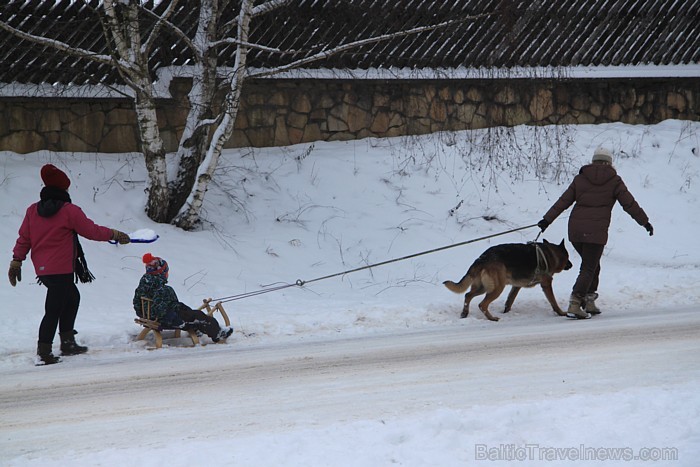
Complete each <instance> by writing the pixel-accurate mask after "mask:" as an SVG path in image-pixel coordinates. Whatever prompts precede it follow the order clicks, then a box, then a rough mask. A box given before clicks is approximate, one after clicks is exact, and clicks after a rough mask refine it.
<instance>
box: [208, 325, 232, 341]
mask: <svg viewBox="0 0 700 467" xmlns="http://www.w3.org/2000/svg"><path fill="white" fill-rule="evenodd" d="M231 334H233V328H232V327H225V328H221V331H219V334H218V335H217V336H216V337H215V338H214V339H212V340H213V341H214V342H221V341H226V339H228V338H229V337H230V336H231Z"/></svg>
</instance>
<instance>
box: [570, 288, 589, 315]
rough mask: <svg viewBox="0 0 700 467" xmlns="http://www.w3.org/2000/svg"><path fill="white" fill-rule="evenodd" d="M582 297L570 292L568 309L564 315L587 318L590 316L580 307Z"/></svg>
mask: <svg viewBox="0 0 700 467" xmlns="http://www.w3.org/2000/svg"><path fill="white" fill-rule="evenodd" d="M582 303H583V299H582V298H581V297H580V296H579V295H576V294H571V297H569V309H568V310H567V311H566V316H567V317H569V318H574V319H588V318H590V317H591V315H589V314H588V313H586V312H585V311H583V310H582V309H581V304H582Z"/></svg>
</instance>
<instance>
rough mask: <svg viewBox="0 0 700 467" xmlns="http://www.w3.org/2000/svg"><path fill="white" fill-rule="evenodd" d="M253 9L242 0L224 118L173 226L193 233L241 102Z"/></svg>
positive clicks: (245, 0) (251, 5)
mask: <svg viewBox="0 0 700 467" xmlns="http://www.w3.org/2000/svg"><path fill="white" fill-rule="evenodd" d="M252 9H253V1H252V0H243V2H242V4H241V12H240V16H239V19H238V40H239V46H238V48H237V51H236V61H235V64H234V68H233V69H234V74H233V77H232V78H231V82H230V89H229V92H228V94H227V95H226V101H225V102H224V115H223V119H222V121H221V123H220V124H219V126H218V127H217V128H216V131H215V132H214V136H213V138H212V141H211V143H210V144H209V149H208V150H207V154H206V157H205V158H204V160H203V161H202V163H201V164H200V166H199V170H198V171H197V179H196V182H195V185H194V187H193V189H192V192H191V193H190V195H189V197H188V198H187V201H186V202H185V204H184V205H183V206H182V209H181V210H180V213H179V214H178V215H177V217H176V218H175V220H174V221H173V223H174V224H175V225H177V226H178V227H180V228H182V229H185V230H192V229H193V228H194V227H195V226H196V225H197V224H198V223H199V221H200V213H201V210H202V203H203V202H204V195H205V193H206V192H207V188H208V187H209V182H210V181H211V179H212V177H213V175H214V171H215V170H216V166H217V164H218V162H219V156H221V150H222V149H223V147H224V143H226V141H228V139H229V138H230V137H231V134H232V133H233V126H234V124H235V122H236V117H237V115H238V109H239V107H240V101H241V90H242V87H243V82H244V80H245V75H246V60H247V57H248V47H247V46H245V45H244V44H247V43H248V32H249V29H250V17H251V12H252Z"/></svg>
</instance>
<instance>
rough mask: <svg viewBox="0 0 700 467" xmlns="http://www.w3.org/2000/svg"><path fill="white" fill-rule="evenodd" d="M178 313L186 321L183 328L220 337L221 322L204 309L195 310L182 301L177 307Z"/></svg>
mask: <svg viewBox="0 0 700 467" xmlns="http://www.w3.org/2000/svg"><path fill="white" fill-rule="evenodd" d="M177 314H178V316H179V317H180V319H181V320H182V321H184V322H185V324H183V325H182V329H184V330H185V331H187V330H189V329H192V330H194V331H199V332H202V333H204V334H206V335H207V336H209V337H210V338H211V339H215V338H218V336H219V332H220V331H221V326H219V322H218V321H217V320H216V319H215V318H214V317H212V316H209V315H208V314H206V313H204V312H203V311H202V310H193V309H192V308H190V307H188V306H187V305H185V304H184V303H182V302H180V306H179V307H178V309H177Z"/></svg>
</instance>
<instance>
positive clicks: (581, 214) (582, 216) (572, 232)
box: [544, 164, 649, 245]
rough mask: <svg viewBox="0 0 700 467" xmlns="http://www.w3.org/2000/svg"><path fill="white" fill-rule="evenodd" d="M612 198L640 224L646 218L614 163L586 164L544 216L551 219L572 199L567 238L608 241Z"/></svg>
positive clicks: (590, 241) (643, 223)
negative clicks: (612, 164)
mask: <svg viewBox="0 0 700 467" xmlns="http://www.w3.org/2000/svg"><path fill="white" fill-rule="evenodd" d="M615 201H617V202H618V203H620V206H622V208H623V209H624V210H625V212H627V214H629V215H630V216H632V218H633V219H634V220H635V221H637V223H638V224H639V225H642V226H643V225H645V224H646V223H647V222H649V218H648V217H647V215H646V213H645V212H644V210H643V209H642V208H641V207H640V206H639V204H637V202H636V201H635V199H634V197H633V196H632V194H631V193H630V192H629V191H628V190H627V187H626V186H625V182H623V181H622V178H620V176H619V175H617V172H616V171H615V169H614V168H613V166H611V165H606V164H590V165H585V166H583V167H582V168H581V170H580V171H579V174H578V175H576V177H574V180H573V181H572V182H571V185H569V188H567V189H566V191H565V192H564V194H562V195H561V197H560V198H559V199H558V200H557V202H556V203H554V205H553V206H552V207H551V208H550V209H549V211H547V213H546V214H545V215H544V219H545V220H546V221H547V222H550V223H551V222H553V221H554V219H556V218H557V216H559V214H561V213H562V212H564V211H565V210H566V209H567V208H568V207H569V206H571V205H572V204H574V202H575V203H576V204H575V205H574V209H573V210H572V211H571V216H569V241H570V242H572V243H574V242H583V243H596V244H599V245H605V244H606V243H607V242H608V227H609V226H610V214H611V212H612V208H613V206H614V205H615Z"/></svg>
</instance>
